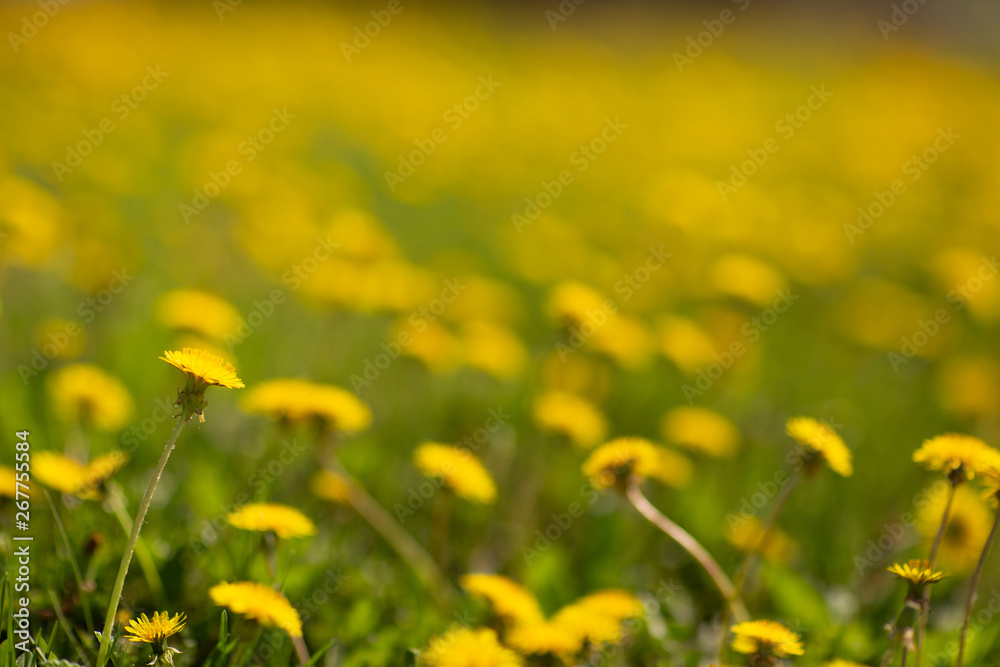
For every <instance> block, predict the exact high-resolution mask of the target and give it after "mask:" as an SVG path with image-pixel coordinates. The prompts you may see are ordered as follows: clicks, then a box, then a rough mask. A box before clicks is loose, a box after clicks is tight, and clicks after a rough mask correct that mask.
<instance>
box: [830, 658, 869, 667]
mask: <svg viewBox="0 0 1000 667" xmlns="http://www.w3.org/2000/svg"><path fill="white" fill-rule="evenodd" d="M823 667H868V665H862V664H861V663H860V662H851V661H850V660H841V659H839V658H837V659H836V660H830V661H828V662H824V663H823Z"/></svg>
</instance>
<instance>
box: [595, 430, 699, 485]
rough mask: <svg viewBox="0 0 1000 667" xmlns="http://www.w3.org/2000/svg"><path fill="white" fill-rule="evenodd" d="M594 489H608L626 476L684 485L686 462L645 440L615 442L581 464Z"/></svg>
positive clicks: (617, 439)
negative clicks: (651, 478)
mask: <svg viewBox="0 0 1000 667" xmlns="http://www.w3.org/2000/svg"><path fill="white" fill-rule="evenodd" d="M583 473H584V474H585V475H586V476H587V477H589V478H590V483H591V485H593V487H594V488H595V489H602V490H603V489H610V488H611V487H613V486H615V484H617V483H619V482H622V481H624V480H626V479H627V478H628V476H629V475H635V476H637V477H639V478H644V477H655V478H657V479H660V480H662V481H665V482H667V483H670V484H675V485H679V484H683V483H684V482H685V481H687V478H688V477H689V476H690V474H691V466H690V463H689V462H688V461H687V459H684V458H683V457H682V456H680V455H679V454H676V453H674V452H670V451H667V450H665V449H663V448H662V447H657V446H656V445H654V444H653V443H651V442H650V441H648V440H646V439H644V438H634V437H624V438H616V439H614V440H612V441H610V442H608V443H605V444H603V445H601V446H600V447H598V448H597V449H596V450H594V452H593V453H592V454H591V455H590V457H589V458H588V459H587V460H586V461H585V462H584V464H583Z"/></svg>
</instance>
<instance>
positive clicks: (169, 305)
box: [156, 289, 240, 340]
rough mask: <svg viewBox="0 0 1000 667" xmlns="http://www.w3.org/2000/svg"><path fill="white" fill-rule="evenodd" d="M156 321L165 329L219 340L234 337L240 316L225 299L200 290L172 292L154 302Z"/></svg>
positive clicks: (176, 290) (177, 290)
mask: <svg viewBox="0 0 1000 667" xmlns="http://www.w3.org/2000/svg"><path fill="white" fill-rule="evenodd" d="M156 319H158V320H159V321H160V323H161V324H163V325H164V326H166V327H169V328H171V329H180V330H182V331H190V332H193V333H196V334H198V335H201V336H205V337H206V338H211V339H215V340H222V339H223V338H224V337H225V336H226V334H234V333H235V332H236V328H237V327H238V326H239V323H240V314H239V312H238V311H237V310H236V308H234V307H233V306H232V304H230V303H229V302H228V301H226V300H225V299H223V298H221V297H219V296H216V295H215V294H212V293H211V292H205V291H203V290H199V289H175V290H171V291H169V292H167V293H166V294H164V295H163V296H161V297H160V298H159V300H158V301H157V303H156Z"/></svg>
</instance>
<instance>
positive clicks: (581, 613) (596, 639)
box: [552, 603, 624, 645]
mask: <svg viewBox="0 0 1000 667" xmlns="http://www.w3.org/2000/svg"><path fill="white" fill-rule="evenodd" d="M552 623H554V624H555V625H558V626H559V627H562V628H565V629H566V630H568V631H569V632H570V633H572V634H573V636H574V637H576V638H577V640H578V641H579V642H580V643H581V644H582V643H584V642H586V643H588V644H593V645H598V644H617V643H619V642H620V641H621V640H622V638H623V636H624V635H623V633H622V627H621V621H620V620H619V619H617V618H615V617H614V616H610V615H608V614H604V613H601V612H600V611H599V610H597V609H594V607H593V606H592V605H581V604H578V603H574V604H570V605H566V606H565V607H563V608H562V609H560V610H559V611H557V612H556V614H555V616H553V617H552Z"/></svg>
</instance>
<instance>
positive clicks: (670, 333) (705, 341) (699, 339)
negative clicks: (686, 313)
mask: <svg viewBox="0 0 1000 667" xmlns="http://www.w3.org/2000/svg"><path fill="white" fill-rule="evenodd" d="M658 334H659V343H660V352H661V353H662V354H663V356H665V357H666V358H667V359H669V360H670V361H671V362H672V363H673V364H674V365H675V366H677V368H679V369H680V370H681V371H682V372H683V373H685V374H688V375H690V374H693V373H695V372H696V371H697V370H698V369H699V368H701V367H702V366H705V365H707V364H710V363H712V362H713V361H714V360H715V358H714V357H713V356H712V355H713V354H715V345H714V344H713V343H712V339H711V337H710V336H709V335H708V334H707V333H706V332H705V330H704V329H702V328H701V327H700V326H699V325H698V324H696V323H695V322H693V321H691V320H689V319H686V318H683V317H665V318H663V319H662V320H661V321H660V323H659V326H658Z"/></svg>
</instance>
